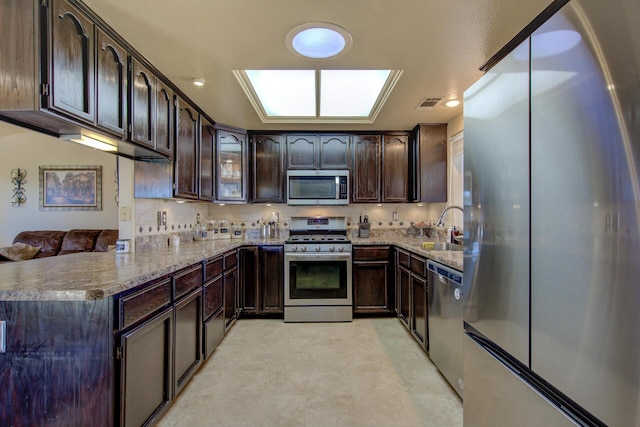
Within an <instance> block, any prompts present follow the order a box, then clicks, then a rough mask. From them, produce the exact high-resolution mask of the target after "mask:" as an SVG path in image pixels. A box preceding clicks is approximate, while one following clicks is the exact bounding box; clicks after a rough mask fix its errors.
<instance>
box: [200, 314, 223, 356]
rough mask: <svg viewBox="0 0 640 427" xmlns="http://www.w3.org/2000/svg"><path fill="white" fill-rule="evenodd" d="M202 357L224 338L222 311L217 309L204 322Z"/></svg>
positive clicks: (209, 352)
mask: <svg viewBox="0 0 640 427" xmlns="http://www.w3.org/2000/svg"><path fill="white" fill-rule="evenodd" d="M203 332H204V358H205V359H206V358H208V357H209V356H211V353H213V350H215V349H216V347H217V346H218V344H220V341H222V338H224V311H223V310H219V311H218V312H217V313H216V314H214V315H213V316H212V317H211V318H210V319H209V320H207V321H206V322H205V323H204V331H203Z"/></svg>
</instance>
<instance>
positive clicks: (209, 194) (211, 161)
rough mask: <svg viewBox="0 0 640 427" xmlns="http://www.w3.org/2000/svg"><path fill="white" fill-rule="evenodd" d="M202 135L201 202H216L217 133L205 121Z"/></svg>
mask: <svg viewBox="0 0 640 427" xmlns="http://www.w3.org/2000/svg"><path fill="white" fill-rule="evenodd" d="M201 122H202V124H201V126H200V128H201V129H202V131H201V134H200V200H207V201H211V202H212V201H213V200H214V182H215V170H214V169H215V164H216V163H215V144H216V131H215V129H214V128H213V126H212V125H211V124H210V123H209V122H208V121H207V120H205V119H202V120H201Z"/></svg>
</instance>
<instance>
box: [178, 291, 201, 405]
mask: <svg viewBox="0 0 640 427" xmlns="http://www.w3.org/2000/svg"><path fill="white" fill-rule="evenodd" d="M201 310H202V289H197V290H196V291H194V292H192V293H191V294H189V295H188V296H187V297H185V298H184V299H182V300H181V301H180V302H179V303H177V304H176V306H175V365H174V370H175V371H174V372H175V374H174V390H175V391H174V394H175V395H177V394H178V393H179V392H180V390H182V388H183V387H184V386H185V384H186V383H187V381H189V379H190V378H191V377H192V376H193V374H194V373H195V371H196V369H197V368H198V366H200V364H201V363H202V341H201V339H202V338H201V337H202V311H201Z"/></svg>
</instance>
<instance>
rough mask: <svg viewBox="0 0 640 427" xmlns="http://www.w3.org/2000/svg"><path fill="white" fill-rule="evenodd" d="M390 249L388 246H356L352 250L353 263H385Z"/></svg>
mask: <svg viewBox="0 0 640 427" xmlns="http://www.w3.org/2000/svg"><path fill="white" fill-rule="evenodd" d="M390 253H391V247H389V246H357V247H354V248H353V260H354V261H387V260H389V254H390Z"/></svg>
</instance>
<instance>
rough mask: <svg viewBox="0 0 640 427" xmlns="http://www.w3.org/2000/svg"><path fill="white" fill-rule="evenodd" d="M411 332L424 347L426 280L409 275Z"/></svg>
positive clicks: (425, 336)
mask: <svg viewBox="0 0 640 427" xmlns="http://www.w3.org/2000/svg"><path fill="white" fill-rule="evenodd" d="M410 323H411V334H412V335H413V336H414V337H415V338H416V340H418V342H419V343H420V344H422V346H423V347H424V348H425V349H428V343H427V280H426V279H423V278H421V277H417V276H411V322H410Z"/></svg>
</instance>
